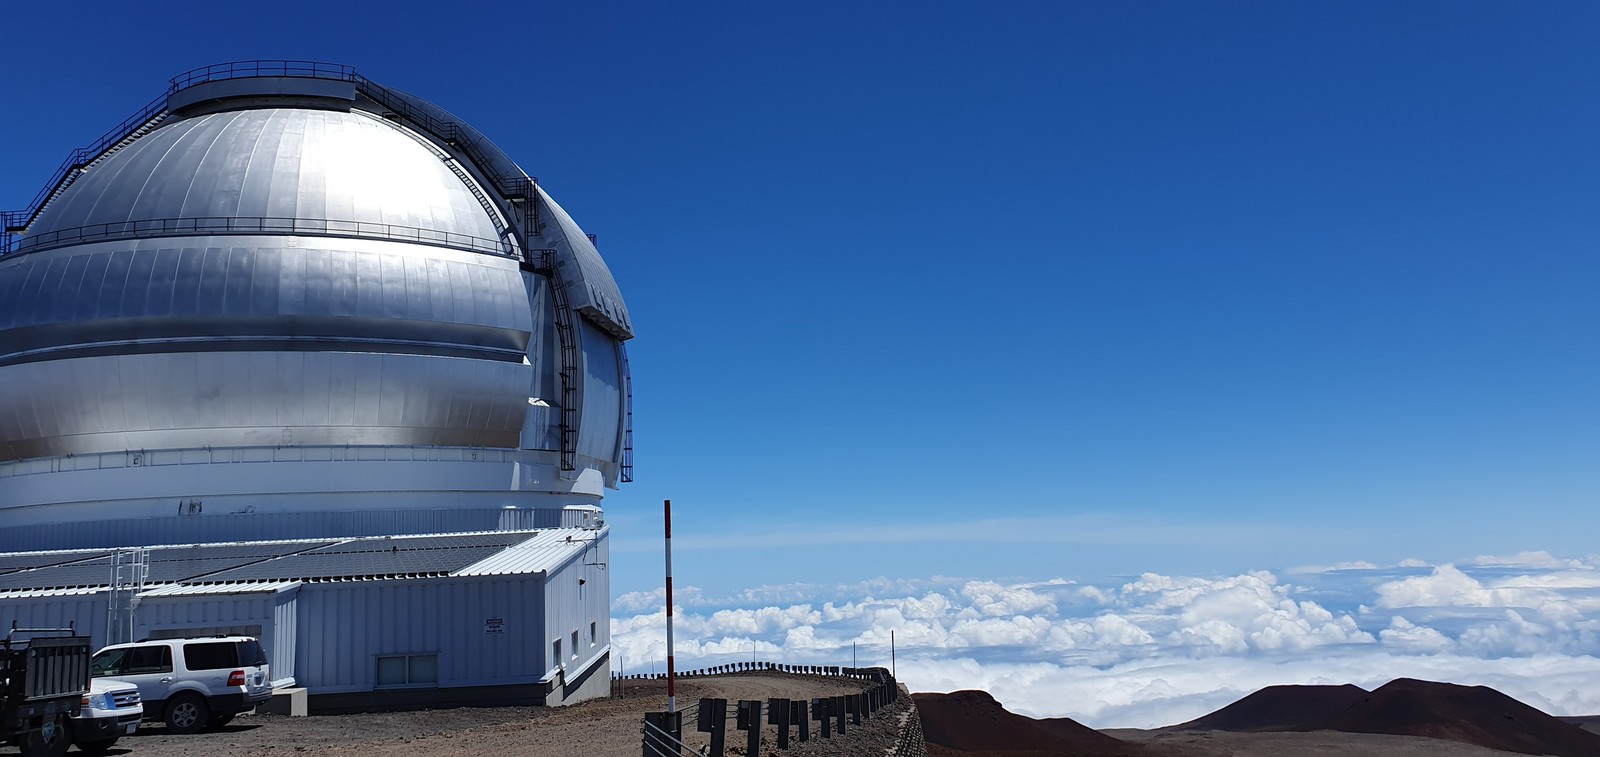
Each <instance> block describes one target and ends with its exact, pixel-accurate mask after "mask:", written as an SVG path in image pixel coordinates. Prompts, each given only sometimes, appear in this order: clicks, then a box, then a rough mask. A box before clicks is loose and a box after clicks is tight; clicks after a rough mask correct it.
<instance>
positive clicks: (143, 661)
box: [89, 636, 272, 733]
mask: <svg viewBox="0 0 1600 757" xmlns="http://www.w3.org/2000/svg"><path fill="white" fill-rule="evenodd" d="M89 670H90V672H91V674H92V675H93V676H94V677H95V678H114V679H117V680H120V681H127V682H128V683H131V684H134V685H135V686H138V687H139V696H140V697H141V698H143V700H144V717H145V719H146V720H161V721H163V722H165V723H166V724H167V729H168V730H169V731H172V732H174V733H195V732H196V731H199V730H201V729H204V728H208V727H210V728H216V727H218V726H221V725H224V724H226V723H227V722H228V721H230V720H232V719H233V716H234V715H236V714H238V713H241V712H246V711H248V710H250V709H252V708H254V707H255V706H256V705H258V704H261V703H263V702H265V701H267V700H268V699H271V698H272V678H271V676H270V675H268V671H267V653H266V651H265V650H263V649H262V648H261V642H259V641H257V640H255V639H253V638H250V637H249V636H213V637H208V638H198V639H150V640H145V641H139V642H134V643H132V644H115V645H112V646H109V647H106V648H105V649H102V650H100V651H99V652H96V653H95V655H94V659H93V660H91V661H90V663H89Z"/></svg>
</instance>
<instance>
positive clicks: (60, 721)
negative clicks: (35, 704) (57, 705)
mask: <svg viewBox="0 0 1600 757" xmlns="http://www.w3.org/2000/svg"><path fill="white" fill-rule="evenodd" d="M69 741H71V737H69V736H68V735H67V716H66V715H53V716H51V717H49V718H46V719H45V720H44V721H43V722H41V723H40V724H39V728H38V729H37V730H34V731H32V732H30V733H29V734H28V735H26V736H23V737H22V743H20V744H18V745H17V746H18V748H19V751H20V752H21V754H22V757H61V755H63V754H66V753H67V746H68V742H69Z"/></svg>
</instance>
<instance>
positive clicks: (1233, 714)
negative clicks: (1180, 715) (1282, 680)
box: [1162, 683, 1367, 731]
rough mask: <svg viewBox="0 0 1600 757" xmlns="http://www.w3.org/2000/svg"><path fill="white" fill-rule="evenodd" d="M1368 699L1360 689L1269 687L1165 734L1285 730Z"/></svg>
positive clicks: (1350, 685)
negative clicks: (1177, 732)
mask: <svg viewBox="0 0 1600 757" xmlns="http://www.w3.org/2000/svg"><path fill="white" fill-rule="evenodd" d="M1366 698H1367V690H1366V689H1363V688H1361V687H1360V686H1354V685H1352V684H1348V683H1347V684H1345V685H1343V686H1268V687H1266V688H1264V689H1262V690H1260V691H1257V692H1255V693H1254V694H1251V695H1249V696H1247V697H1245V698H1243V699H1240V700H1239V701H1237V702H1234V703H1233V704H1230V705H1228V706H1227V707H1224V708H1222V709H1220V710H1217V711H1216V712H1213V713H1211V714H1209V715H1202V716H1200V717H1198V718H1195V719H1194V720H1191V721H1189V722H1187V723H1179V724H1178V725H1175V726H1171V727H1169V728H1163V729H1162V730H1164V731H1288V730H1293V729H1294V727H1295V726H1297V725H1300V724H1302V723H1305V722H1307V721H1310V720H1314V719H1317V718H1325V717H1328V716H1330V715H1334V714H1336V713H1339V712H1342V711H1344V710H1345V708H1347V707H1351V706H1353V705H1357V704H1360V703H1361V702H1362V701H1363V700H1365V699H1366Z"/></svg>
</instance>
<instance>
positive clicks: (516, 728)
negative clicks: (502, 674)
mask: <svg viewBox="0 0 1600 757" xmlns="http://www.w3.org/2000/svg"><path fill="white" fill-rule="evenodd" d="M863 686H864V684H863V683H862V682H860V681H855V680H851V679H845V678H821V677H817V676H800V675H789V674H785V673H775V672H757V673H740V674H730V675H722V676H709V677H704V678H693V679H688V680H685V681H681V682H680V683H679V685H678V703H679V708H680V709H686V708H688V707H690V706H692V705H695V704H697V703H698V702H699V699H700V698H701V697H720V698H724V699H727V700H729V702H730V704H731V703H733V702H736V701H737V700H740V699H762V700H765V699H767V698H769V697H782V698H788V699H806V698H811V697H819V696H834V695H838V694H849V693H854V692H857V691H860V690H861V689H862V688H863ZM625 694H626V696H625V697H623V698H620V699H619V698H612V699H597V700H591V701H588V702H584V703H582V704H578V705H573V706H571V707H556V708H542V707H494V708H458V709H450V710H426V711H421V712H390V713H370V714H359V715H325V716H315V717H309V718H290V717H284V716H281V715H242V716H240V717H238V718H236V719H235V720H234V721H233V722H232V723H231V724H229V725H228V726H226V727H224V728H223V729H221V730H219V731H213V732H209V733H202V734H196V735H192V736H181V735H169V734H168V733H167V732H166V728H165V727H163V726H161V725H159V724H152V723H146V724H145V725H144V726H142V727H141V728H140V730H139V733H138V734H136V735H134V736H131V737H124V738H123V739H122V740H120V741H118V742H117V745H116V747H114V748H113V749H112V750H111V752H110V753H111V754H134V755H162V756H163V757H167V756H169V755H170V757H208V756H210V755H218V756H221V755H226V757H256V756H260V755H272V756H273V757H284V756H286V755H301V754H317V755H341V756H344V755H348V756H351V757H354V756H356V755H395V754H407V753H408V754H410V755H416V756H418V757H421V756H422V755H429V756H430V757H431V756H432V755H443V756H446V757H469V756H470V757H488V756H489V755H530V756H533V757H543V756H544V755H549V757H570V756H571V755H573V754H584V755H593V756H594V757H638V755H639V754H640V726H641V724H642V723H643V720H644V713H645V712H647V711H659V710H664V709H666V684H665V682H661V681H628V682H627V690H626V692H625ZM909 706H910V698H909V697H902V698H901V700H900V701H899V702H898V703H896V704H895V705H894V706H892V707H890V708H887V709H885V710H880V711H879V712H878V714H877V715H876V716H875V717H873V718H871V719H870V720H866V721H863V722H862V725H861V727H860V728H856V727H853V726H852V727H851V728H849V729H848V730H847V731H846V733H845V737H844V738H840V737H838V736H837V735H836V736H835V737H834V738H833V739H830V740H828V741H821V740H820V739H817V738H815V733H816V731H815V729H813V740H812V741H810V742H807V743H806V744H805V745H800V744H798V743H795V744H793V748H791V749H788V750H786V751H783V752H778V751H777V750H776V749H775V748H773V747H772V745H773V744H775V743H776V739H777V729H776V728H775V727H774V726H767V727H766V736H765V738H764V743H765V744H766V745H767V748H765V749H763V750H762V752H763V754H770V755H774V757H778V756H779V755H781V756H782V757H842V756H844V755H850V756H855V755H871V756H873V757H876V756H877V755H882V754H884V752H885V750H887V749H888V748H889V747H892V746H893V745H894V738H895V734H894V727H895V724H896V723H897V722H898V721H899V720H900V719H901V717H900V716H901V713H902V711H903V710H905V709H906V708H907V707H909ZM813 725H815V724H814V723H813ZM693 728H694V721H693V720H692V719H691V718H687V717H686V718H685V720H684V730H685V731H686V733H685V734H684V737H685V739H684V740H685V741H686V742H688V743H689V744H690V745H691V746H699V745H704V744H706V743H708V742H707V741H706V736H705V734H700V733H690V732H689V731H692V730H693ZM744 736H745V734H744V732H743V731H737V730H734V728H733V723H732V722H730V723H729V724H728V753H729V754H739V755H743V754H744V753H745V751H744V743H745V742H744ZM578 746H581V747H582V749H581V750H577V749H575V747H578ZM14 754H16V750H15V749H12V748H4V749H0V755H14ZM70 754H77V752H76V750H74V751H73V752H71V753H70Z"/></svg>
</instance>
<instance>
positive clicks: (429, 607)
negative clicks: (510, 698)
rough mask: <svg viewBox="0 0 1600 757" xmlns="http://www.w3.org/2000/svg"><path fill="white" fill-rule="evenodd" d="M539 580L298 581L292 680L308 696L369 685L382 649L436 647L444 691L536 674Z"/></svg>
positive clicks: (409, 651)
mask: <svg viewBox="0 0 1600 757" xmlns="http://www.w3.org/2000/svg"><path fill="white" fill-rule="evenodd" d="M542 584H543V582H542V581H541V580H540V578H539V577H538V576H526V575H525V576H486V577H473V578H433V579H418V580H403V581H382V582H376V581H375V582H355V583H330V584H310V585H306V586H302V587H301V588H300V600H299V602H298V605H299V606H298V612H299V632H298V636H297V639H296V650H295V654H296V670H295V678H296V679H297V683H298V684H299V685H301V686H306V687H308V688H310V689H311V691H312V693H314V694H321V693H334V692H348V691H368V690H371V689H373V688H374V686H375V685H376V683H377V659H376V658H377V656H378V655H393V654H429V653H437V654H438V655H439V682H438V685H439V686H440V687H441V688H443V687H451V686H484V685H496V684H511V683H531V682H534V681H537V680H538V679H539V677H540V676H541V675H542V674H543V672H544V668H543V667H541V665H542V664H543V662H544V660H543V658H542V655H541V652H540V643H539V638H538V634H539V633H540V631H541V629H540V625H539V619H540V616H541V614H542V612H543V607H542V605H543V597H544V593H543V591H542ZM491 619H498V620H500V621H502V623H501V624H499V625H498V628H499V629H500V630H499V631H498V632H496V633H486V632H485V628H486V621H489V620H491ZM275 675H280V674H275Z"/></svg>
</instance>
